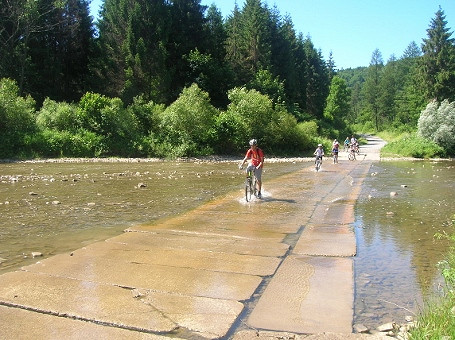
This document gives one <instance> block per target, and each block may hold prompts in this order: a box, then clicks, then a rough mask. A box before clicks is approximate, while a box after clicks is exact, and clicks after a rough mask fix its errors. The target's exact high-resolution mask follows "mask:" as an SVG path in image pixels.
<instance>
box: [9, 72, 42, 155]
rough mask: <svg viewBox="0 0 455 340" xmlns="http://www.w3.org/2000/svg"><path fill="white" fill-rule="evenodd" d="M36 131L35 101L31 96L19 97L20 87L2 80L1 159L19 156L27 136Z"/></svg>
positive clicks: (10, 81) (11, 81)
mask: <svg viewBox="0 0 455 340" xmlns="http://www.w3.org/2000/svg"><path fill="white" fill-rule="evenodd" d="M35 131H36V122H35V101H34V100H33V98H31V97H30V96H28V97H26V98H24V97H21V96H19V87H18V86H17V84H16V83H15V82H14V81H13V80H11V79H1V80H0V158H8V157H13V156H15V155H16V154H18V153H19V151H20V150H21V149H22V148H23V147H24V146H25V140H26V137H27V135H29V134H33V133H34V132H35Z"/></svg>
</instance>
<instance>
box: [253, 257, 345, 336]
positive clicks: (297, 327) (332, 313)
mask: <svg viewBox="0 0 455 340" xmlns="http://www.w3.org/2000/svg"><path fill="white" fill-rule="evenodd" d="M352 262H353V261H352V259H350V258H333V257H319V258H314V257H309V256H289V257H287V258H286V260H285V261H284V262H283V264H282V265H281V266H280V268H279V269H278V271H277V273H276V274H275V275H274V276H273V278H272V280H271V281H270V283H269V284H268V286H267V288H266V289H265V291H264V293H263V294H262V296H261V297H260V299H259V301H258V303H257V305H256V306H255V307H254V309H253V311H252V313H251V314H250V316H249V318H248V325H249V326H250V327H253V328H256V329H263V330H275V331H285V332H295V333H322V332H335V333H352V316H353V294H354V292H353V284H354V282H353V271H352V266H353V263H352ZM284 287H286V288H285V289H283V288H284Z"/></svg>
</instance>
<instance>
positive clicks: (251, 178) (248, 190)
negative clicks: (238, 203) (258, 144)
mask: <svg viewBox="0 0 455 340" xmlns="http://www.w3.org/2000/svg"><path fill="white" fill-rule="evenodd" d="M253 195H254V197H257V188H256V176H255V175H254V171H253V170H248V173H247V176H246V180H245V200H246V201H247V202H249V201H251V198H252V197H253Z"/></svg>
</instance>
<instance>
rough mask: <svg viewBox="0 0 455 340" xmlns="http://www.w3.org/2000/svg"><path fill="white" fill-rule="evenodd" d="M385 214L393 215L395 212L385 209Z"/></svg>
mask: <svg viewBox="0 0 455 340" xmlns="http://www.w3.org/2000/svg"><path fill="white" fill-rule="evenodd" d="M386 215H387V216H393V215H395V213H394V212H393V211H387V212H386Z"/></svg>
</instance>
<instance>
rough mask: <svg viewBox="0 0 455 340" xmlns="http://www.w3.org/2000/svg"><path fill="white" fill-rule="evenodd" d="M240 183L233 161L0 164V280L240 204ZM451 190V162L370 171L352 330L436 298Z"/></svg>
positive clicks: (393, 164)
mask: <svg viewBox="0 0 455 340" xmlns="http://www.w3.org/2000/svg"><path fill="white" fill-rule="evenodd" d="M302 166H310V163H308V162H307V163H304V164H302V162H274V163H268V164H267V166H266V168H265V169H264V175H263V176H264V178H265V179H266V180H268V179H272V178H278V177H280V176H281V175H284V174H287V173H290V172H294V171H297V170H299V169H301V168H302ZM309 175H310V176H313V175H314V173H312V172H310V173H309ZM243 179H244V177H243V174H242V172H240V171H239V170H238V169H237V162H236V161H230V162H229V161H226V162H207V161H195V162H194V161H192V162H188V161H179V162H163V161H144V160H131V161H130V162H121V161H110V162H107V161H106V162H72V161H68V162H20V163H3V164H0V212H1V216H2V219H1V220H0V245H1V246H0V263H1V264H0V274H1V273H5V272H8V271H12V270H17V269H19V268H20V267H21V266H23V265H27V264H31V263H34V262H36V260H37V259H36V258H33V256H32V253H33V252H38V253H42V254H43V256H44V257H50V256H52V255H55V254H59V253H63V252H69V251H72V250H74V249H77V248H80V247H83V246H84V245H87V244H90V243H93V242H96V241H99V240H103V239H107V238H109V237H112V236H115V235H118V234H120V233H121V232H122V231H123V230H124V229H126V228H127V227H129V226H131V225H136V224H142V223H151V222H154V221H157V220H159V219H163V218H166V217H169V216H175V215H178V214H182V213H184V212H186V211H189V210H191V209H194V208H196V207H198V206H200V205H202V204H204V203H205V202H208V201H210V200H213V199H214V198H216V197H219V196H222V195H225V194H226V193H229V192H233V191H236V190H238V191H239V197H241V195H242V189H241V188H242V183H243ZM454 186H455V171H454V163H453V162H449V161H439V162H433V161H387V162H384V161H383V162H376V163H373V165H372V168H371V169H370V172H369V174H368V175H367V178H366V179H365V181H364V184H363V187H362V188H363V189H362V192H361V194H360V196H359V199H358V201H357V204H356V209H355V223H354V228H355V231H356V237H357V256H356V257H355V282H356V284H355V315H354V322H355V323H363V324H365V325H366V326H368V327H375V326H376V325H378V324H380V323H384V322H388V321H392V320H393V321H397V322H401V321H403V320H404V317H405V316H406V315H413V314H414V313H417V312H418V310H419V307H420V306H421V305H422V303H423V301H424V299H425V298H426V297H428V296H430V295H431V294H432V293H434V292H438V290H439V291H440V283H441V277H440V274H439V272H438V270H437V267H436V265H437V263H438V262H439V261H441V260H443V259H444V255H445V253H446V252H447V250H448V247H449V245H448V244H447V242H445V241H441V240H436V239H435V238H434V235H435V234H436V233H444V232H447V233H450V232H452V227H451V225H452V218H453V215H454V214H455V197H454V193H455V190H454V189H455V188H454ZM391 192H395V193H396V195H393V196H391ZM277 223H279V222H278V221H277Z"/></svg>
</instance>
